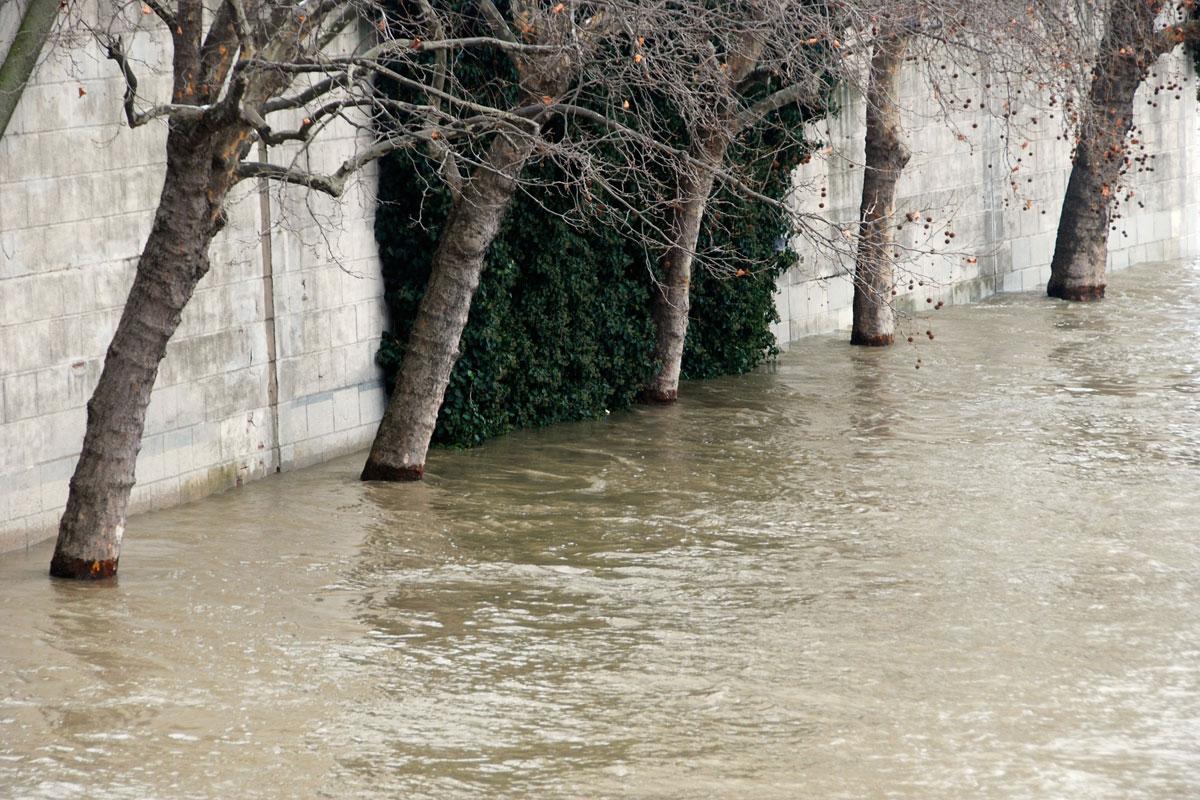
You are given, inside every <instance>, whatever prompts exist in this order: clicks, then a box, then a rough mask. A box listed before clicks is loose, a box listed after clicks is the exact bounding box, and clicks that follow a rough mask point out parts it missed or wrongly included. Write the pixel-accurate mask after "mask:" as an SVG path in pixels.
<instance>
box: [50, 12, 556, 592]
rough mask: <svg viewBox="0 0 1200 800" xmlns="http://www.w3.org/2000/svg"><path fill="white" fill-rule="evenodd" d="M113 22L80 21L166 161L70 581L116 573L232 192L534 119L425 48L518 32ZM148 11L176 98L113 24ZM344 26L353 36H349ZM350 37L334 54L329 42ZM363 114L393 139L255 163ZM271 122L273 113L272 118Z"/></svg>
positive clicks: (65, 549) (480, 42)
mask: <svg viewBox="0 0 1200 800" xmlns="http://www.w3.org/2000/svg"><path fill="white" fill-rule="evenodd" d="M102 11H103V12H105V13H104V14H103V16H107V18H108V21H107V23H105V24H104V25H102V26H101V25H97V24H96V23H95V21H94V20H88V19H86V18H80V19H79V20H78V23H79V24H80V25H83V26H85V27H88V28H89V29H90V31H91V33H92V35H95V36H97V37H99V38H100V39H101V40H102V43H103V45H104V47H105V48H106V50H107V55H108V57H109V58H110V59H111V60H112V61H113V63H114V64H115V66H116V68H117V69H118V70H120V72H121V74H122V75H123V76H124V78H125V83H126V91H125V97H124V110H125V115H126V118H127V121H128V123H129V125H130V126H131V127H136V126H140V125H144V124H147V123H149V122H151V121H152V120H158V119H161V120H165V121H166V125H167V137H166V155H167V160H166V172H165V177H164V182H163V188H162V194H161V196H160V199H159V204H158V209H157V212H156V214H155V218H154V223H153V226H152V228H151V231H150V234H149V237H148V239H147V240H146V243H145V245H144V247H143V250H142V254H141V257H140V259H139V261H138V264H137V270H136V274H135V277H134V281H133V285H132V287H131V288H130V291H129V297H128V300H127V301H126V304H125V307H124V310H123V313H122V315H121V319H120V322H119V324H118V326H117V330H116V333H115V334H114V336H113V339H112V343H111V344H110V346H109V348H108V353H107V356H106V358H105V362H104V368H103V371H102V372H101V375H100V379H99V382H98V384H97V386H96V389H95V392H94V394H93V395H92V398H91V400H90V401H89V402H88V406H87V409H88V414H87V428H86V433H85V436H84V441H83V449H82V452H81V454H80V458H79V462H78V464H77V466H76V468H75V472H74V475H73V476H72V478H71V482H70V493H69V496H68V500H67V507H66V511H65V512H64V514H63V516H62V520H61V522H60V525H59V533H58V542H57V546H56V548H55V551H54V557H53V560H52V562H51V565H50V572H51V574H52V575H54V576H57V577H64V578H103V577H107V576H111V575H114V574H115V573H116V571H117V563H118V559H119V557H120V548H121V539H122V534H123V532H124V528H125V519H126V512H127V505H128V501H129V495H130V491H131V490H132V488H133V485H134V468H135V463H136V460H137V455H138V451H139V449H140V447H141V440H142V433H143V428H144V426H145V420H146V408H147V406H148V404H149V401H150V393H151V390H152V389H153V386H154V381H155V378H156V376H157V373H158V368H159V364H160V363H161V361H162V359H163V356H164V354H165V352H166V346H167V342H168V341H169V340H170V338H171V336H172V334H173V333H174V332H175V330H176V328H177V327H178V326H179V323H180V318H181V314H182V313H183V309H184V307H185V306H186V305H187V303H188V300H189V299H190V298H191V296H192V293H193V291H194V290H195V288H196V285H197V283H198V282H199V281H200V280H201V278H203V277H204V275H205V274H206V273H207V272H208V270H209V259H208V250H209V245H210V243H211V242H212V240H213V237H214V236H215V235H216V234H217V233H218V231H220V230H221V228H222V226H223V225H224V224H225V209H224V204H225V201H226V198H227V197H228V195H229V192H230V190H231V189H232V188H233V187H234V186H235V185H236V184H237V183H238V182H239V181H242V180H245V179H247V178H269V179H276V180H281V181H286V182H290V183H294V184H299V185H302V186H307V187H310V188H312V189H316V190H319V191H323V192H326V193H328V194H331V195H339V194H341V192H342V191H343V190H344V189H345V186H346V184H347V181H348V180H349V178H350V177H351V176H352V175H353V174H354V173H355V172H356V171H357V170H358V169H359V168H361V167H362V166H363V165H364V164H366V163H368V162H370V161H371V160H373V159H376V158H378V157H380V156H382V155H384V154H385V153H388V152H391V151H394V150H396V149H398V148H407V147H416V146H425V145H427V144H430V143H431V142H437V141H446V140H455V139H459V138H464V139H465V138H474V137H476V136H480V135H484V134H486V133H489V132H492V131H501V132H502V133H503V135H504V136H508V137H518V136H521V135H524V133H525V132H526V131H529V130H533V129H535V128H536V123H533V122H530V121H529V120H528V119H527V118H526V117H522V116H517V115H513V114H510V113H507V112H505V111H501V110H497V109H495V108H492V107H489V106H486V105H484V104H481V103H477V102H475V101H474V100H473V99H471V98H470V97H465V96H457V95H456V94H455V92H454V87H452V86H448V85H446V86H444V85H440V84H434V83H432V82H431V80H432V79H431V78H430V77H429V71H428V69H427V67H426V65H425V63H424V61H425V60H426V59H427V56H425V54H427V53H440V52H459V51H461V50H462V49H464V48H473V47H490V48H498V49H502V50H515V51H529V50H535V49H536V48H535V47H531V46H528V45H525V44H523V43H521V42H515V41H509V40H502V39H496V38H493V37H474V38H472V39H466V40H463V39H459V40H453V39H440V40H439V39H436V38H434V37H427V38H425V39H417V38H395V37H391V36H390V35H389V33H388V32H389V31H390V27H389V24H388V19H387V16H386V13H385V10H384V9H383V8H382V7H381V6H378V5H376V4H375V3H373V2H371V1H370V0H319V2H312V0H308V2H276V1H275V0H214V2H212V3H210V4H206V3H205V2H203V0H176V2H167V1H166V0H144V2H141V0H138V2H136V3H127V2H124V1H123V0H112V2H111V3H109V4H105V5H103V6H102ZM143 15H146V16H149V15H154V17H156V18H157V20H158V21H159V22H160V23H161V25H162V26H163V27H164V28H165V30H166V32H167V35H169V37H170V41H171V44H172V56H171V94H170V97H168V98H153V99H150V100H149V101H148V100H147V99H145V98H143V97H142V95H141V92H140V89H139V86H140V84H139V81H138V76H137V74H136V72H135V65H134V62H133V61H132V59H131V58H130V57H129V55H128V52H127V43H126V40H125V37H124V36H123V35H122V33H128V32H129V31H131V30H133V28H134V26H133V24H131V23H130V22H129V19H130V18H131V17H132V18H134V19H137V18H141V17H142V16H143ZM347 32H348V33H347ZM339 36H343V38H346V37H350V39H351V42H350V44H349V46H348V47H347V49H346V50H345V51H343V52H341V53H340V54H336V53H332V52H327V47H328V46H329V45H330V43H331V42H333V41H334V40H335V39H337V38H338V37H339ZM380 74H390V75H394V76H395V77H396V78H397V79H398V80H402V81H407V82H409V83H412V84H414V85H416V86H417V87H419V88H420V89H421V90H423V91H425V92H427V93H428V94H431V95H436V96H438V97H439V98H440V99H441V100H442V103H440V104H439V105H437V106H433V105H429V104H414V103H407V102H403V101H399V100H392V99H388V98H384V97H381V96H380V95H379V94H378V93H376V92H375V91H374V90H373V80H374V78H375V76H377V75H380ZM351 114H358V115H359V117H360V119H362V118H365V119H367V120H372V119H375V120H384V119H386V120H388V121H389V123H390V124H389V125H388V126H387V128H386V129H387V131H388V133H387V135H386V136H383V137H381V138H379V139H377V140H375V141H374V142H373V143H372V144H371V145H370V146H367V147H363V148H362V149H360V150H359V151H358V152H356V153H355V154H353V155H352V156H350V157H349V158H348V159H347V160H346V161H345V162H344V163H342V164H341V165H340V166H339V167H338V168H337V169H336V170H334V171H333V172H332V173H329V174H314V173H310V172H307V171H304V170H302V169H300V168H299V167H297V166H296V164H297V163H298V162H295V161H294V162H293V163H292V165H278V164H269V163H261V162H254V161H251V160H249V156H250V154H251V152H252V147H253V145H254V144H255V143H256V142H264V143H267V144H282V143H286V142H293V143H298V144H299V145H300V146H302V147H306V146H308V145H309V144H310V143H312V142H313V141H315V140H318V139H319V138H320V132H321V131H322V130H325V129H326V128H327V125H328V123H329V122H330V120H332V119H338V118H342V117H345V116H347V115H351ZM272 123H274V124H272Z"/></svg>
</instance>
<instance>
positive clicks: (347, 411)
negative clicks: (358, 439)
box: [333, 386, 359, 431]
mask: <svg viewBox="0 0 1200 800" xmlns="http://www.w3.org/2000/svg"><path fill="white" fill-rule="evenodd" d="M358 424H359V415H358V387H357V386H352V387H350V388H348V389H339V390H338V391H336V392H334V393H333V427H334V430H338V431H344V430H347V429H349V428H356V427H358Z"/></svg>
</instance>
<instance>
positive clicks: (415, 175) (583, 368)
mask: <svg viewBox="0 0 1200 800" xmlns="http://www.w3.org/2000/svg"><path fill="white" fill-rule="evenodd" d="M761 135H762V134H756V136H759V137H761ZM751 144H752V145H753V147H751V146H750V145H751ZM764 144H765V145H767V151H770V149H771V148H770V147H769V145H770V144H771V143H769V142H768V143H764V142H761V141H755V142H753V143H743V145H744V146H743V147H742V149H741V150H740V151H739V152H742V153H744V152H750V151H754V152H763V151H761V150H758V149H757V148H758V147H759V146H763V145H764ZM801 155H802V152H801V149H800V148H799V147H797V146H795V145H794V144H792V145H789V146H788V147H785V148H780V149H779V152H773V153H772V154H771V155H769V156H767V157H765V158H763V159H761V160H760V162H759V163H743V164H742V165H741V167H742V169H743V172H744V173H745V174H747V175H749V176H752V178H753V179H754V180H755V181H756V183H757V184H758V185H760V186H761V187H762V191H763V192H764V194H768V195H769V196H771V197H775V198H782V197H783V195H784V192H785V191H786V188H787V186H786V176H787V175H788V173H789V172H790V169H791V167H793V166H794V165H795V163H796V161H797V160H798V159H799V157H800V156H801ZM741 158H743V159H744V155H743V156H741ZM553 169H555V168H554V167H551V166H550V165H546V164H540V165H536V166H534V167H531V168H530V170H531V171H539V170H540V171H541V175H540V177H542V178H550V177H552V176H553V172H552V171H551V170H553ZM426 188H429V191H427V192H423V190H424V189H426ZM379 195H380V206H379V209H378V212H377V216H376V226H375V231H376V239H377V240H378V242H379V245H380V255H381V258H382V261H383V273H384V279H385V285H386V289H387V302H388V308H389V312H390V315H391V327H392V331H391V334H390V335H385V337H384V341H383V346H382V348H381V350H380V353H379V363H380V364H381V365H382V366H383V367H384V369H385V372H386V374H387V378H388V382H389V385H390V384H391V383H392V382H393V381H394V377H395V375H396V373H397V371H398V369H399V367H400V362H401V359H402V357H403V346H404V343H405V342H406V341H407V338H408V335H409V332H410V329H411V325H412V321H413V318H414V316H415V313H416V310H417V305H418V303H419V302H420V298H421V294H422V293H423V292H424V288H425V284H426V282H427V280H428V276H429V265H430V259H431V256H432V254H433V252H434V249H435V248H436V246H437V238H438V232H439V230H440V226H441V225H442V223H443V222H444V220H445V218H446V214H447V212H448V210H449V198H448V195H447V193H446V192H445V190H444V189H442V188H440V187H438V184H437V179H436V177H435V176H434V175H433V172H432V169H431V168H430V166H429V164H428V163H427V162H426V161H425V160H424V159H422V158H421V157H420V156H414V155H410V154H399V155H397V156H394V157H392V158H390V159H389V160H387V161H385V162H384V163H383V166H382V171H381V175H380V189H379ZM422 195H424V197H422ZM573 207H574V201H573V199H572V198H570V197H568V196H566V195H565V194H563V193H555V192H550V191H545V190H542V191H540V192H539V196H538V198H537V199H536V200H535V199H534V198H532V197H529V196H524V195H520V196H518V198H517V199H516V201H515V202H514V204H513V207H512V209H511V210H510V212H509V214H508V217H507V219H506V221H505V223H504V225H503V227H502V228H501V232H500V235H499V236H498V237H497V239H496V241H495V243H494V244H493V246H492V249H491V251H490V252H489V254H488V258H487V262H486V266H485V269H484V272H483V277H482V280H481V283H480V287H479V291H478V293H477V295H476V297H475V301H474V303H473V305H472V308H471V314H470V318H469V321H468V323H467V327H466V331H465V332H464V334H463V341H462V345H461V352H462V356H461V358H460V359H459V361H458V364H457V365H456V366H455V368H454V371H453V373H452V375H451V379H450V385H449V387H448V389H447V391H446V397H445V401H444V403H443V405H442V409H441V412H440V414H439V418H438V427H437V430H436V431H435V433H434V441H435V442H436V443H441V444H450V445H457V446H470V445H474V444H478V443H480V442H482V441H484V440H485V439H487V438H490V437H492V436H497V435H499V434H502V433H505V432H507V431H510V430H514V429H519V428H527V427H537V426H541V425H547V424H551V423H554V422H560V421H565V420H578V419H587V418H593V417H597V416H601V415H603V414H604V413H605V412H606V411H609V410H617V409H622V408H627V407H628V406H629V405H630V404H632V403H633V401H634V399H635V397H636V395H637V393H638V391H639V390H640V389H641V387H642V386H643V385H644V384H645V382H646V380H647V379H648V378H649V377H650V375H651V374H652V371H653V370H654V369H655V368H656V365H655V364H653V363H652V353H653V349H654V328H653V323H652V320H651V316H650V298H651V294H650V293H651V292H652V291H654V289H653V284H652V280H651V274H652V271H653V269H654V268H655V263H654V262H655V257H654V254H653V253H652V252H649V251H647V250H646V249H645V248H644V247H643V245H641V244H639V243H636V242H633V241H631V240H629V239H626V238H623V237H622V236H621V235H619V234H618V233H617V232H615V231H613V230H610V229H606V228H603V227H602V226H599V225H595V226H593V227H591V228H588V229H580V228H578V227H574V226H572V225H571V224H570V223H568V222H567V221H566V220H564V219H563V218H562V216H561V214H563V213H566V212H568V211H569V210H571V209H572V208H573ZM417 220H420V222H419V223H417V222H416V221H417ZM786 228H787V225H786V222H785V220H784V219H783V216H782V213H781V212H780V211H779V210H778V209H775V208H773V207H771V206H769V205H768V204H764V203H759V202H751V201H748V200H745V199H742V198H735V197H731V196H729V195H728V193H726V192H721V193H719V194H718V196H717V197H715V198H714V202H713V213H712V214H711V215H710V218H709V219H707V220H706V223H705V228H704V230H703V232H702V238H701V244H700V250H701V253H705V252H709V251H711V252H713V253H714V254H715V257H714V258H713V259H712V260H711V262H710V263H711V264H712V265H713V269H712V270H709V269H705V268H704V267H703V266H701V267H700V268H699V269H697V270H696V274H695V277H694V281H693V289H692V314H691V322H690V324H689V330H688V339H687V344H686V349H685V355H684V363H683V373H684V376H685V377H688V378H708V377H713V376H716V375H723V374H731V373H742V372H746V371H748V370H750V369H753V368H754V367H755V366H757V365H758V364H760V363H762V361H763V359H764V358H766V357H768V356H770V355H772V354H774V353H775V352H776V350H775V343H774V340H773V338H772V336H771V332H770V327H769V326H770V324H771V323H772V322H774V321H775V320H776V319H777V317H776V315H775V307H774V287H775V278H776V277H777V276H778V275H780V274H781V273H782V272H783V271H784V270H786V269H787V268H788V267H789V266H790V265H791V264H792V262H793V260H794V255H793V254H792V253H790V251H786V250H784V251H782V252H776V251H777V249H778V248H777V242H780V241H782V240H783V238H784V237H785V235H786ZM702 263H703V262H702ZM738 267H741V268H742V269H743V270H744V271H745V272H746V274H744V275H742V276H738V275H737V270H738Z"/></svg>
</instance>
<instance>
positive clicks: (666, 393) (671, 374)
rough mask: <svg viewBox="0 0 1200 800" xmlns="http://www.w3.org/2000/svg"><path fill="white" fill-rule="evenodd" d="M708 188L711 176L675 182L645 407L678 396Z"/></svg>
mask: <svg viewBox="0 0 1200 800" xmlns="http://www.w3.org/2000/svg"><path fill="white" fill-rule="evenodd" d="M724 154H725V147H723V146H717V147H716V148H715V150H714V152H710V153H709V156H708V160H707V163H709V164H720V163H721V161H722V160H723V159H724ZM712 186H713V173H712V172H711V171H705V172H702V173H700V174H694V173H691V172H688V173H685V174H683V175H681V177H680V180H679V199H678V202H679V205H678V207H677V208H676V209H675V211H674V213H673V215H672V220H671V228H670V232H671V240H672V241H671V245H670V247H669V248H668V249H667V252H666V254H665V255H664V256H663V259H662V265H663V280H662V285H661V286H659V287H658V288H657V290H656V291H655V292H654V298H653V301H652V307H651V313H652V315H653V318H654V331H655V333H654V361H655V363H656V364H658V365H659V369H658V372H657V373H655V375H654V377H653V378H651V379H650V381H649V382H648V383H647V384H646V387H645V388H644V389H643V390H642V400H643V401H644V402H650V403H673V402H675V400H676V399H677V398H678V397H679V375H680V372H681V370H682V368H683V344H684V342H685V341H686V339H687V329H688V312H689V310H690V309H691V287H692V261H693V259H694V257H695V253H696V244H697V242H698V241H699V239H700V223H701V222H702V221H703V220H704V209H705V208H706V207H707V205H708V195H709V194H710V193H711V192H712Z"/></svg>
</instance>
